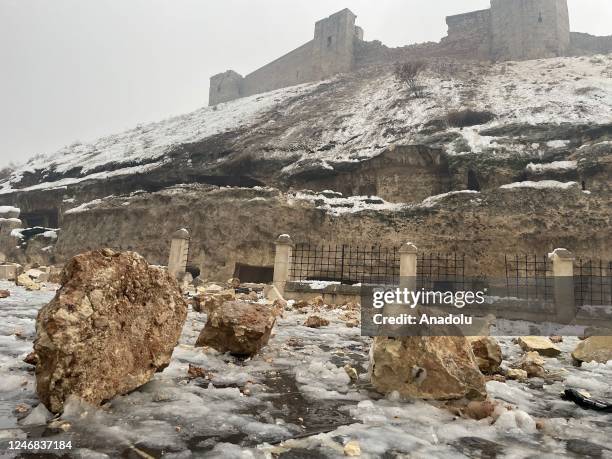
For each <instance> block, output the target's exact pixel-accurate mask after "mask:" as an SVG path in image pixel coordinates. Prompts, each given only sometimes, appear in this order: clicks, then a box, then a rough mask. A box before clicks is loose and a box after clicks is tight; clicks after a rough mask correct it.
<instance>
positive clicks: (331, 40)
mask: <svg viewBox="0 0 612 459" xmlns="http://www.w3.org/2000/svg"><path fill="white" fill-rule="evenodd" d="M355 19H356V16H355V15H354V14H353V13H352V12H351V11H350V10H348V9H344V10H342V11H339V12H338V13H335V14H332V15H331V16H329V17H328V18H325V19H322V20H320V21H318V22H317V23H316V24H315V33H314V39H313V40H311V41H309V42H308V43H306V44H304V45H302V46H300V47H299V48H297V49H295V50H293V51H291V52H289V53H287V54H285V55H284V56H282V57H280V58H278V59H276V60H275V61H273V62H270V63H269V64H267V65H265V66H263V67H261V68H259V69H257V70H255V71H254V72H253V73H250V74H249V75H246V76H245V77H244V78H243V77H242V76H240V75H239V74H238V73H236V72H234V71H231V70H230V71H228V72H225V73H221V74H218V75H215V76H213V77H212V78H211V81H210V84H211V87H210V91H209V105H216V104H218V103H221V102H227V101H229V100H234V99H237V98H239V97H245V96H250V95H253V94H259V93H263V92H267V91H272V90H275V89H280V88H285V87H288V86H294V85H297V84H301V83H307V82H310V81H318V80H323V79H325V78H329V77H330V76H332V75H335V74H337V73H342V72H349V71H351V70H352V69H353V63H354V46H355V42H356V41H359V40H361V39H362V38H363V30H361V29H360V28H359V27H356V26H355Z"/></svg>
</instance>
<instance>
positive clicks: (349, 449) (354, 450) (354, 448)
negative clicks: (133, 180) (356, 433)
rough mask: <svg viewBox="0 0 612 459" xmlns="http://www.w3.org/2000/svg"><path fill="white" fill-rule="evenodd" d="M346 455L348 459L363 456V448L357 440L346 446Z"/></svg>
mask: <svg viewBox="0 0 612 459" xmlns="http://www.w3.org/2000/svg"><path fill="white" fill-rule="evenodd" d="M344 455H345V456H348V457H358V456H361V446H359V442H358V441H357V440H351V441H349V442H348V443H347V444H346V445H344Z"/></svg>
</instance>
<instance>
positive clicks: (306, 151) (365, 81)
mask: <svg viewBox="0 0 612 459" xmlns="http://www.w3.org/2000/svg"><path fill="white" fill-rule="evenodd" d="M611 64H612V55H606V56H595V57H564V58H554V59H541V60H532V61H525V62H507V63H498V64H494V65H491V66H487V65H482V64H474V65H475V67H473V68H470V67H469V65H465V64H461V65H459V66H458V68H459V70H458V71H457V72H456V74H452V73H451V74H445V73H444V72H437V71H431V70H429V71H427V72H426V73H425V74H424V75H423V77H422V83H423V86H424V87H425V93H426V96H425V97H422V98H411V97H409V95H408V94H407V93H406V92H405V91H404V90H402V89H401V88H400V87H399V85H398V83H397V81H396V80H395V78H394V77H393V75H392V74H390V73H388V72H387V73H382V74H378V75H375V76H371V75H370V76H368V77H365V78H362V79H359V78H354V79H352V78H351V76H350V75H349V76H344V77H343V76H340V77H337V78H335V79H334V80H332V83H334V84H337V85H338V88H337V90H334V92H333V104H330V105H329V106H326V107H324V108H323V110H319V109H318V108H319V105H318V104H320V103H321V101H320V100H318V98H317V95H316V94H315V95H314V96H313V97H305V98H303V99H302V100H298V101H297V102H295V103H294V104H284V103H285V102H286V101H287V100H288V99H290V98H292V97H293V96H298V95H308V94H310V93H311V92H312V90H313V89H314V88H317V87H318V86H319V85H320V84H319V83H315V84H308V85H302V86H296V87H291V88H286V89H281V90H277V91H274V92H270V93H266V94H261V95H256V96H251V97H248V98H244V99H239V100H236V101H232V102H228V103H224V104H220V105H218V106H217V107H205V108H202V109H200V110H197V111H195V112H193V113H189V114H186V115H182V116H178V117H175V118H171V119H168V120H164V121H160V122H157V123H150V124H147V125H143V126H138V127H136V128H135V129H131V130H129V131H126V132H123V133H120V134H117V135H112V136H108V137H104V138H102V139H99V140H97V141H94V142H92V143H87V144H84V143H79V142H77V143H75V144H73V145H70V146H68V147H65V148H64V149H62V150H60V151H58V152H56V153H53V154H51V155H49V156H43V155H40V156H37V157H35V158H33V159H32V160H30V161H29V162H28V163H26V164H25V165H24V166H22V167H20V168H18V169H17V171H16V172H15V173H14V174H13V177H12V179H11V180H12V181H13V182H17V181H18V180H19V179H20V178H21V177H22V176H23V175H24V174H25V173H26V172H32V171H35V170H42V169H45V170H47V171H54V172H55V173H60V174H61V173H65V172H68V171H71V170H73V169H75V168H79V167H82V170H81V172H80V173H79V174H78V176H76V177H73V178H61V179H56V180H55V181H50V182H44V183H40V184H36V185H33V186H31V187H29V188H26V189H28V190H29V189H44V188H53V187H54V188H57V187H62V186H67V185H70V184H73V183H77V182H79V181H82V180H84V179H94V180H99V179H106V178H108V177H109V176H113V175H126V174H137V173H143V172H146V171H147V170H151V169H154V168H157V167H159V166H161V165H163V164H164V162H165V161H166V159H165V157H164V155H165V154H166V153H167V152H168V150H169V149H170V148H172V147H173V146H175V145H179V144H182V143H189V142H195V141H200V140H203V139H205V138H207V137H210V136H212V135H215V134H218V133H221V132H225V131H227V130H230V129H236V128H240V127H248V126H250V125H252V124H253V123H254V122H255V121H257V120H258V119H260V118H261V117H262V116H265V114H266V113H268V111H270V110H276V111H278V112H279V113H281V114H282V115H283V117H284V118H287V119H291V120H295V123H293V124H292V125H291V126H287V129H285V130H284V131H283V134H282V135H279V136H275V137H274V138H273V139H270V146H269V147H270V148H266V149H265V155H266V159H273V158H275V157H279V156H282V157H283V159H284V160H286V159H287V157H290V158H291V159H292V160H293V161H292V162H291V163H290V164H288V165H287V166H285V168H284V169H283V172H284V173H286V174H291V173H292V172H293V171H295V170H297V169H299V168H300V166H302V165H303V164H305V163H306V164H312V163H313V162H314V163H315V164H317V165H318V166H319V167H321V168H326V169H333V168H334V166H335V164H336V163H339V162H343V163H345V162H347V161H348V162H358V161H363V160H365V159H369V158H371V157H374V156H376V155H378V154H380V153H381V152H383V151H384V150H386V149H388V148H389V147H390V146H392V145H396V144H410V143H412V142H419V141H421V140H422V139H420V136H421V134H420V132H421V130H422V129H423V127H424V126H425V125H426V124H427V123H428V122H429V121H432V120H443V119H444V118H445V116H446V115H447V114H448V113H449V112H450V111H452V110H462V109H465V108H470V109H472V110H480V111H490V112H492V113H494V114H495V119H494V120H492V121H490V122H488V123H485V124H483V125H480V126H476V127H469V128H464V129H459V128H451V129H450V131H451V132H455V133H458V134H460V135H461V136H462V137H463V139H464V141H465V143H466V144H467V145H468V147H469V148H470V151H472V152H475V153H480V152H483V151H485V150H486V151H494V152H495V151H496V150H497V149H500V151H505V152H506V154H508V152H511V153H512V154H519V153H520V152H521V151H523V150H524V149H525V148H527V147H526V146H525V145H523V144H521V143H520V142H519V141H517V142H516V143H515V144H512V145H510V144H508V143H505V144H504V145H503V148H502V147H501V146H500V144H499V143H498V142H497V139H496V138H494V137H490V136H483V135H481V134H480V131H481V130H482V129H484V128H490V127H496V126H501V125H504V124H509V123H524V124H538V123H562V122H576V123H601V122H605V121H608V120H610V119H612V79H611V78H610V77H609V68H610V65H611ZM365 73H367V71H365ZM323 94H324V95H323V96H319V97H332V95H330V94H332V93H325V92H324V93H323ZM313 107H314V108H313ZM313 110H316V111H317V114H318V115H320V116H318V117H317V118H313V117H312V116H306V117H302V116H301V115H302V113H308V112H309V111H313ZM275 122H276V121H274V119H270V121H269V123H270V126H272V125H273V124H274V123H275ZM313 132H317V134H316V135H313ZM566 145H567V141H566V140H563V139H559V140H552V141H549V142H548V143H547V144H546V145H545V147H546V148H549V149H554V148H562V147H564V146H566ZM455 147H456V145H455V143H453V142H450V143H447V144H446V148H447V151H448V153H449V154H462V153H465V151H456V148H455ZM538 148H540V146H538ZM313 152H314V154H313ZM109 165H112V171H111V172H100V168H101V167H108V166H109ZM43 181H44V177H43ZM10 191H11V185H10V183H9V182H4V183H3V184H1V185H0V193H7V192H10Z"/></svg>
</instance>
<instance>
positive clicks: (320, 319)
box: [304, 316, 329, 328]
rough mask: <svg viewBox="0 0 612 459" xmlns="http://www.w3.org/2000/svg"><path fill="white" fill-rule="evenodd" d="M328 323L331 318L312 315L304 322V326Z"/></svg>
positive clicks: (321, 325) (317, 326)
mask: <svg viewBox="0 0 612 459" xmlns="http://www.w3.org/2000/svg"><path fill="white" fill-rule="evenodd" d="M328 325H329V320H327V319H325V318H323V317H319V316H310V317H308V319H306V322H304V326H306V327H310V328H319V327H326V326H328Z"/></svg>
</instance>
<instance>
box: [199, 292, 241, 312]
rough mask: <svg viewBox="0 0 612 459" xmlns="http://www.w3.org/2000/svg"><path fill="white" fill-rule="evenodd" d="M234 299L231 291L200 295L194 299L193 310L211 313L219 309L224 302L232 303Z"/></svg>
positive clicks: (234, 296)
mask: <svg viewBox="0 0 612 459" xmlns="http://www.w3.org/2000/svg"><path fill="white" fill-rule="evenodd" d="M235 298H236V294H235V293H234V291H233V290H222V291H220V292H219V293H208V290H207V291H205V292H204V293H200V294H199V295H196V296H195V297H194V299H193V300H194V302H193V310H194V311H197V312H205V313H207V314H210V313H212V312H213V311H216V310H217V309H219V308H220V307H221V306H222V305H223V303H225V302H226V301H232V300H234V299H235Z"/></svg>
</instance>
